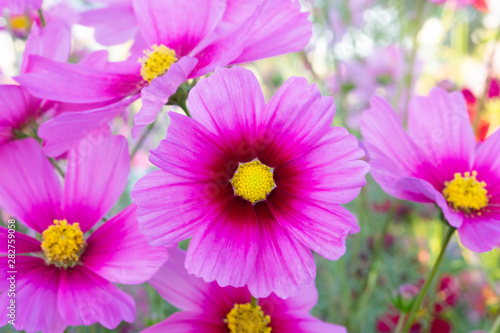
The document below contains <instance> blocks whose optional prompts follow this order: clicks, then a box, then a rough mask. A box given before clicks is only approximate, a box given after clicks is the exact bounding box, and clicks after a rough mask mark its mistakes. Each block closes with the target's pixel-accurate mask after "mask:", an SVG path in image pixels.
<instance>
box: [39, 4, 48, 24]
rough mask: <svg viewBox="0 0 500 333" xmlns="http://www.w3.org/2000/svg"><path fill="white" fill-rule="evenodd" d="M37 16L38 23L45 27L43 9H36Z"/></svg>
mask: <svg viewBox="0 0 500 333" xmlns="http://www.w3.org/2000/svg"><path fill="white" fill-rule="evenodd" d="M38 16H39V17H40V24H41V25H42V28H45V26H46V25H47V24H46V23H45V17H44V16H43V11H42V10H41V9H39V10H38Z"/></svg>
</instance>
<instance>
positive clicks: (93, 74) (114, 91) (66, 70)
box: [15, 56, 143, 104]
mask: <svg viewBox="0 0 500 333" xmlns="http://www.w3.org/2000/svg"><path fill="white" fill-rule="evenodd" d="M113 66H114V67H116V66H117V65H116V64H115V65H113ZM27 72H28V73H27V74H22V75H20V76H18V77H16V78H15V80H16V81H17V82H19V83H20V84H21V85H22V86H24V87H25V88H26V89H28V91H29V92H30V93H31V94H32V95H34V96H36V97H39V98H42V99H48V100H53V101H59V102H67V103H83V104H88V103H98V102H105V101H110V102H113V101H116V100H117V99H120V98H123V97H126V96H130V95H134V94H135V93H137V92H138V91H139V90H140V88H141V84H142V82H143V80H142V77H141V76H140V75H139V72H137V73H132V72H130V73H121V72H112V71H110V70H107V71H104V70H97V69H93V68H88V67H84V66H81V65H77V64H69V63H59V62H57V61H53V60H49V59H45V58H42V57H40V56H30V59H29V66H28V68H27Z"/></svg>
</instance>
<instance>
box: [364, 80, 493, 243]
mask: <svg viewBox="0 0 500 333" xmlns="http://www.w3.org/2000/svg"><path fill="white" fill-rule="evenodd" d="M361 133H362V134H363V138H364V139H365V140H366V142H365V145H366V150H367V151H368V155H369V157H370V159H371V163H370V165H371V174H372V175H373V178H374V179H375V180H376V181H377V183H379V184H380V186H381V187H382V189H384V191H386V192H387V193H389V194H391V195H393V196H395V197H397V198H400V199H404V200H411V201H417V202H434V203H436V204H437V205H438V206H439V207H440V208H441V209H442V210H443V214H444V216H445V218H446V220H447V221H448V223H449V224H450V225H451V226H452V227H455V228H457V229H458V234H459V235H460V240H461V241H462V243H463V245H464V246H465V247H467V248H469V249H470V250H472V251H475V252H485V251H489V250H491V249H492V248H493V247H494V246H496V245H498V243H499V242H500V209H499V208H498V207H499V204H500V168H499V163H500V159H499V157H498V156H499V155H498V153H497V151H498V147H499V144H500V132H499V131H497V132H496V133H494V134H493V135H491V137H489V138H488V139H487V140H486V141H485V142H484V143H482V144H480V145H479V146H478V145H477V144H476V139H475V137H474V132H473V129H472V126H471V124H470V122H469V116H468V114H467V106H466V103H465V99H464V97H463V95H462V94H461V93H460V92H453V93H447V92H446V91H445V90H443V89H441V88H434V89H433V90H432V91H431V92H430V94H429V96H428V97H420V96H419V97H414V98H413V99H412V100H411V101H410V104H409V113H408V132H407V133H406V132H405V131H404V129H403V127H402V126H401V123H400V122H399V120H398V118H397V117H396V115H395V113H394V111H393V110H392V108H391V106H390V105H389V103H388V102H387V101H385V100H384V99H382V98H380V97H373V98H372V100H371V108H370V109H369V110H368V111H366V112H365V114H364V115H363V118H362V120H361Z"/></svg>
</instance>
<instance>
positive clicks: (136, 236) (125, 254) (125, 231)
mask: <svg viewBox="0 0 500 333" xmlns="http://www.w3.org/2000/svg"><path fill="white" fill-rule="evenodd" d="M136 211H137V206H135V205H131V206H129V207H127V208H125V209H124V210H123V211H122V212H121V213H120V214H118V215H116V216H115V217H113V218H112V219H110V220H109V221H106V222H105V223H104V224H103V225H102V226H100V227H99V228H97V230H96V231H94V232H93V233H92V235H91V236H90V237H89V238H88V240H87V244H88V247H87V249H86V250H85V253H84V254H83V255H82V258H81V261H82V263H83V264H84V265H85V267H87V268H89V269H90V270H91V271H93V272H94V273H96V274H98V275H100V276H102V277H103V278H105V279H106V280H108V281H111V282H114V283H122V284H140V283H143V282H145V281H146V280H148V279H149V278H151V277H152V276H153V275H154V274H155V273H156V272H157V271H158V269H159V268H160V267H161V265H163V263H164V262H165V261H166V260H167V258H168V252H167V250H166V249H164V248H157V247H156V248H155V247H152V246H151V245H149V244H148V243H147V241H146V238H145V237H144V235H142V234H141V233H140V232H139V223H138V222H137V217H136Z"/></svg>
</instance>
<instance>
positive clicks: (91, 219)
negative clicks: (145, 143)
mask: <svg viewBox="0 0 500 333" xmlns="http://www.w3.org/2000/svg"><path fill="white" fill-rule="evenodd" d="M129 171H130V157H129V153H128V144H127V140H126V139H125V138H124V137H123V136H112V135H106V136H104V137H103V138H101V140H99V142H95V143H93V144H89V143H88V142H85V141H82V142H80V143H79V144H78V145H77V146H76V148H75V149H71V150H70V151H69V153H68V172H67V173H66V182H65V187H64V212H65V219H67V220H68V222H70V223H74V222H78V223H80V227H81V229H82V231H83V232H86V231H88V230H89V229H90V228H92V226H93V225H94V224H96V223H97V222H98V221H99V220H100V219H102V218H103V217H104V215H105V214H106V213H107V212H108V211H109V210H110V209H111V208H112V207H113V205H114V204H115V202H116V201H117V200H118V198H119V197H120V195H121V194H122V192H123V190H124V189H125V186H126V185H127V178H128V174H129Z"/></svg>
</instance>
